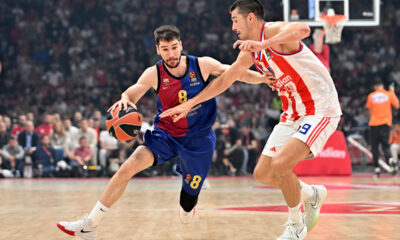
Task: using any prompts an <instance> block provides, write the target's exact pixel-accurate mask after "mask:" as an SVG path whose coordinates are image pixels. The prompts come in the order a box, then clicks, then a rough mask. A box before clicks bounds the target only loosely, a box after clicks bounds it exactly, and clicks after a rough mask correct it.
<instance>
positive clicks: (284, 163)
mask: <svg viewBox="0 0 400 240" xmlns="http://www.w3.org/2000/svg"><path fill="white" fill-rule="evenodd" d="M309 153H310V148H309V147H308V146H307V145H306V144H305V143H304V142H302V141H300V140H299V139H297V138H294V137H293V138H291V139H289V140H288V141H287V142H286V144H285V145H284V146H283V147H282V148H281V149H280V150H279V151H278V152H277V153H276V155H275V156H274V157H273V158H272V162H271V168H272V170H273V171H274V173H278V172H280V173H282V172H284V171H288V170H292V169H293V168H294V167H295V166H296V164H297V163H299V162H300V161H301V160H303V159H305V158H306V157H307V156H308V155H309Z"/></svg>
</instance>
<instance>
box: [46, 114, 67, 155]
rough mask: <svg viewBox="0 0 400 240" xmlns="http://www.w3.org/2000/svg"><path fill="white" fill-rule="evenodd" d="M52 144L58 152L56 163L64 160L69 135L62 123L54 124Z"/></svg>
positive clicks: (51, 135) (51, 136) (51, 137)
mask: <svg viewBox="0 0 400 240" xmlns="http://www.w3.org/2000/svg"><path fill="white" fill-rule="evenodd" d="M50 144H51V146H52V147H53V148H54V150H55V151H56V157H55V160H56V162H58V161H60V160H62V159H64V155H65V154H64V152H65V150H64V149H68V142H67V134H66V133H65V131H64V126H63V124H62V122H61V121H57V122H55V123H54V124H53V130H52V132H51V134H50Z"/></svg>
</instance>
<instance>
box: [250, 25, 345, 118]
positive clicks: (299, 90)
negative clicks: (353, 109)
mask: <svg viewBox="0 0 400 240" xmlns="http://www.w3.org/2000/svg"><path fill="white" fill-rule="evenodd" d="M269 24H271V23H264V25H263V28H262V29H261V37H260V38H261V41H263V40H264V39H265V34H264V29H265V28H266V27H268V25H269ZM300 45H301V46H300V49H299V50H297V51H295V52H292V53H280V52H278V51H275V50H274V49H272V47H269V48H267V49H264V50H262V51H260V52H252V58H253V63H254V65H255V67H256V69H257V70H258V71H259V72H260V73H261V74H264V72H266V71H270V72H272V73H274V74H275V77H276V79H277V81H276V83H275V86H276V89H277V91H278V95H279V96H280V98H281V100H282V111H283V113H282V114H281V119H280V121H281V122H286V121H296V120H298V119H299V118H300V117H302V116H308V115H316V116H324V117H337V116H340V115H341V114H342V112H341V109H340V105H339V100H338V94H337V92H336V88H335V85H334V83H333V80H332V77H331V76H330V74H329V72H328V70H327V69H326V67H324V65H323V64H322V63H321V61H320V60H319V59H318V58H317V57H316V56H315V55H314V54H313V53H312V51H311V50H310V49H309V48H308V47H307V46H306V45H304V44H303V43H302V42H301V41H300Z"/></svg>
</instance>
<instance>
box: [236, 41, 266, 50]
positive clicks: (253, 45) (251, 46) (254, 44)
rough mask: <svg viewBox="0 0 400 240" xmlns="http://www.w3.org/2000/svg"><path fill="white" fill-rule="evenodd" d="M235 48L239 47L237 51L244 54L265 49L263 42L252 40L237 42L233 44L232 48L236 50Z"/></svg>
mask: <svg viewBox="0 0 400 240" xmlns="http://www.w3.org/2000/svg"><path fill="white" fill-rule="evenodd" d="M237 46H239V49H240V50H242V51H244V52H258V51H261V50H263V49H266V48H267V46H265V42H260V41H253V40H246V41H243V40H237V41H236V42H235V43H234V44H233V48H236V47H237Z"/></svg>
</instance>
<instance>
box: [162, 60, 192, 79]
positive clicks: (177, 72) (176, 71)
mask: <svg viewBox="0 0 400 240" xmlns="http://www.w3.org/2000/svg"><path fill="white" fill-rule="evenodd" d="M186 58H187V56H182V57H181V61H180V62H179V65H178V66H177V67H176V68H170V67H168V66H167V65H166V64H165V65H164V67H166V68H167V70H168V72H170V73H171V74H172V75H174V76H176V77H181V76H183V75H184V74H185V73H186V68H187V64H186V62H187V60H186Z"/></svg>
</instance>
